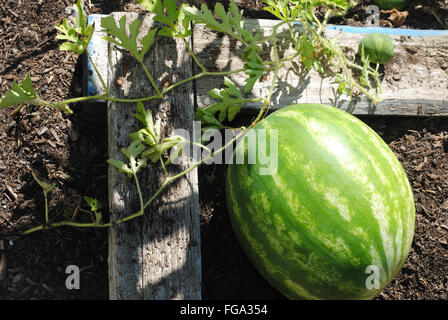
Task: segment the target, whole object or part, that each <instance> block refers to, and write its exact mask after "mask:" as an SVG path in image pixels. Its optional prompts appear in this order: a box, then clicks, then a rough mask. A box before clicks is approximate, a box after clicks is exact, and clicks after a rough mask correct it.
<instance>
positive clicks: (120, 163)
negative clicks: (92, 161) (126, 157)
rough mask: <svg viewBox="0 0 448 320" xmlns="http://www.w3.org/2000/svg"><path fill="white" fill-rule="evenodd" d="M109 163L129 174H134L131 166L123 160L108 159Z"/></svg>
mask: <svg viewBox="0 0 448 320" xmlns="http://www.w3.org/2000/svg"><path fill="white" fill-rule="evenodd" d="M107 163H109V164H110V165H111V166H114V167H115V168H117V169H118V171H120V172H123V173H126V174H127V175H128V176H132V170H131V168H129V166H128V165H127V164H126V163H124V162H123V161H120V160H116V159H107Z"/></svg>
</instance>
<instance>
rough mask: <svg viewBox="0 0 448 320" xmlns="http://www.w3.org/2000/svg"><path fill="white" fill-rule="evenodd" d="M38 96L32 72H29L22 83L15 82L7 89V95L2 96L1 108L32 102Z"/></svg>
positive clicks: (0, 99) (0, 100)
mask: <svg viewBox="0 0 448 320" xmlns="http://www.w3.org/2000/svg"><path fill="white" fill-rule="evenodd" d="M36 98H37V94H36V91H35V90H34V88H33V83H32V81H31V78H30V74H29V73H27V74H26V76H25V79H23V82H22V83H21V84H17V83H16V82H13V83H12V85H11V88H10V89H9V90H8V91H6V93H5V96H3V97H2V98H0V108H5V107H9V106H16V105H19V104H22V103H32V102H33V100H35V99H36Z"/></svg>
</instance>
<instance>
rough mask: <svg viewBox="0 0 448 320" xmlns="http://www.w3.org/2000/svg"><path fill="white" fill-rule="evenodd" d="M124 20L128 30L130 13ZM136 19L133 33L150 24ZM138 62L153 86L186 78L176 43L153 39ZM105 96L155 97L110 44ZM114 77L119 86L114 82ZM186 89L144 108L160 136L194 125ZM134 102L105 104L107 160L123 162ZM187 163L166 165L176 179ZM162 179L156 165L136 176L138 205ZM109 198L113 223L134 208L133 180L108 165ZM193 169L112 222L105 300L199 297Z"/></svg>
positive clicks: (185, 62) (187, 69)
mask: <svg viewBox="0 0 448 320" xmlns="http://www.w3.org/2000/svg"><path fill="white" fill-rule="evenodd" d="M123 15H126V17H127V23H128V25H129V23H130V21H132V19H135V18H137V17H138V15H137V14H134V13H113V14H112V16H114V18H115V19H116V21H118V20H119V19H120V18H121V17H122V16H123ZM139 17H140V18H141V19H143V23H142V26H141V28H140V33H143V32H145V31H147V30H149V28H151V27H152V26H153V25H154V22H153V21H152V19H151V16H149V15H146V16H139ZM145 63H146V66H147V67H148V69H149V71H150V73H151V74H152V75H153V78H154V80H155V82H156V84H157V85H158V87H159V88H162V87H163V85H164V84H166V83H167V82H170V83H175V82H176V81H178V80H179V79H184V78H187V77H190V76H191V75H192V62H191V59H190V57H189V55H188V53H187V52H186V49H185V46H184V44H183V43H182V41H180V40H174V39H171V38H161V37H159V38H158V40H157V41H156V43H155V45H154V47H153V48H152V49H151V50H150V52H149V53H148V54H147V55H146V57H145ZM108 75H109V78H108V82H109V85H110V88H111V94H112V95H113V96H114V97H120V98H139V97H145V96H149V95H153V94H155V91H154V90H153V88H152V87H151V85H150V83H149V81H148V79H147V78H146V76H145V74H144V72H143V70H142V68H141V66H139V65H138V64H137V62H135V60H133V58H132V57H130V56H128V55H126V53H123V52H122V51H120V50H117V48H116V47H115V46H114V45H109V72H108ZM118 79H120V80H119V81H118V82H117V80H118ZM193 98H194V94H193V84H192V83H189V84H186V85H184V86H181V87H179V88H178V89H175V90H173V91H172V92H170V93H169V94H168V95H166V96H165V97H164V98H163V100H161V101H160V100H158V101H155V102H151V103H145V104H144V105H145V107H146V108H151V110H152V112H153V116H154V117H155V118H156V119H157V118H159V119H161V120H162V128H163V132H162V135H163V136H164V137H166V136H168V135H170V134H171V132H172V130H173V129H175V128H176V129H177V128H183V129H186V130H188V131H189V132H190V133H191V132H192V125H193V120H194V100H193ZM135 112H136V104H129V103H115V102H111V103H109V104H108V122H109V157H111V158H115V159H121V160H124V156H123V155H122V154H121V152H120V149H121V148H122V147H125V146H127V145H128V144H129V138H128V134H129V133H131V132H134V131H135V130H136V129H137V126H138V123H137V121H136V119H135V118H134V117H133V113H135ZM191 164H192V159H191V158H184V159H183V161H182V163H181V164H179V165H172V166H170V167H169V168H170V169H169V174H170V175H173V174H177V173H179V172H181V171H183V170H185V169H186V168H188V167H190V165H191ZM165 178H166V177H165V176H164V175H163V170H162V169H161V167H160V165H159V164H154V165H150V166H149V168H148V169H144V170H143V172H142V174H141V175H140V179H139V180H140V183H141V186H142V191H143V193H144V195H145V201H146V200H147V199H149V197H150V196H151V195H152V194H154V192H155V191H156V190H157V189H158V188H159V187H160V185H161V184H162V183H163V181H164V179H165ZM109 199H110V211H111V215H112V219H113V220H117V219H120V218H123V217H125V216H128V215H130V214H132V213H135V212H137V211H138V210H139V201H138V195H137V191H136V188H135V186H134V181H133V180H131V179H129V178H128V177H127V176H126V175H125V174H122V173H119V172H117V170H116V169H115V168H113V167H110V168H109ZM198 203H199V200H198V178H197V171H196V170H193V171H191V172H190V173H189V174H188V175H187V176H185V177H183V178H181V179H179V180H177V181H176V182H175V183H173V184H172V185H170V186H169V187H168V188H167V189H166V190H165V191H164V192H163V194H162V195H161V196H159V197H158V199H157V201H155V202H154V203H153V204H152V205H151V206H150V207H148V208H147V209H146V210H145V215H144V216H142V217H139V218H137V219H135V220H132V221H129V222H126V223H123V224H119V225H116V226H115V227H113V228H111V230H110V234H109V279H110V298H111V299H151V300H152V299H156V300H159V299H163V300H165V299H200V298H201V263H200V261H201V260H200V230H199V204H198Z"/></svg>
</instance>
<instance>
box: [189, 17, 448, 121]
mask: <svg viewBox="0 0 448 320" xmlns="http://www.w3.org/2000/svg"><path fill="white" fill-rule="evenodd" d="M276 23H278V21H274V20H263V19H260V20H247V22H246V25H245V27H246V28H248V29H250V30H261V31H260V32H263V34H265V35H269V34H272V27H273V25H275V24H276ZM327 36H328V37H329V38H339V41H340V43H341V45H342V46H343V47H345V48H346V50H349V51H352V52H355V53H356V52H357V47H358V43H359V41H360V40H361V39H362V37H363V36H364V35H362V34H353V33H344V32H338V31H336V30H328V31H327ZM390 37H391V39H392V40H393V42H394V45H395V54H394V57H393V59H392V60H391V61H390V62H389V63H387V64H386V65H385V69H384V75H385V76H384V78H383V80H382V86H383V89H384V92H383V94H382V95H381V97H382V99H383V101H382V102H380V103H379V104H378V105H377V106H373V105H372V104H371V103H370V102H369V101H368V100H367V99H365V98H361V99H358V100H357V101H352V102H351V101H350V98H349V97H347V96H344V95H341V96H336V95H335V94H334V92H335V88H336V86H335V85H334V84H331V79H329V78H321V76H320V75H319V74H318V73H316V72H314V71H311V72H306V71H304V70H302V69H300V68H298V65H297V64H295V65H294V64H292V63H288V64H287V67H286V68H285V69H284V70H282V71H281V72H280V73H279V80H278V82H277V86H276V88H275V91H274V95H273V100H272V109H274V110H275V109H278V108H281V107H283V106H287V105H291V104H295V103H324V104H330V105H334V106H336V107H338V108H341V109H343V110H346V111H349V112H351V113H352V114H359V115H361V114H375V115H412V116H416V115H418V116H447V115H448V85H447V84H448V72H446V70H443V69H442V68H441V66H442V64H443V62H447V61H448V41H447V36H446V35H445V36H425V37H404V36H394V35H391V36H390ZM193 42H194V51H195V53H196V54H197V55H198V58H199V60H200V61H203V62H204V63H205V65H206V67H207V68H208V69H209V70H210V71H222V70H237V69H240V68H242V67H243V61H242V60H241V59H240V58H239V57H240V56H241V51H242V49H243V46H241V44H240V43H238V42H236V41H234V40H233V39H229V37H228V36H223V35H222V34H218V33H215V32H213V31H210V30H207V29H205V28H204V26H202V25H198V26H195V31H194V41H193ZM280 52H281V53H282V54H283V55H284V56H288V55H289V54H291V53H292V49H291V48H290V47H287V48H282V49H281V50H280ZM264 54H266V55H270V56H271V58H272V59H273V52H272V50H271V51H270V52H269V51H266V50H265V53H264ZM196 72H197V70H196ZM230 78H231V79H232V80H233V81H234V82H235V83H236V84H238V85H240V86H241V87H243V86H244V80H245V78H246V76H245V75H244V74H242V73H239V74H235V75H232V76H230ZM271 79H272V73H271V74H268V75H267V77H266V78H265V80H264V81H261V82H258V83H257V84H256V85H255V86H254V89H253V90H252V94H250V95H249V97H263V96H265V95H267V92H268V90H269V86H270V84H271ZM221 84H222V78H221V77H215V78H200V79H197V80H196V88H197V103H198V106H199V107H204V106H207V105H209V104H210V103H213V100H212V99H211V98H210V97H209V96H208V95H207V92H208V91H209V90H210V89H213V88H215V87H219V86H220V85H221ZM259 106H260V105H259V104H258V103H252V104H246V106H245V107H244V108H243V109H242V111H243V112H245V111H248V112H256V111H257V110H258V109H259Z"/></svg>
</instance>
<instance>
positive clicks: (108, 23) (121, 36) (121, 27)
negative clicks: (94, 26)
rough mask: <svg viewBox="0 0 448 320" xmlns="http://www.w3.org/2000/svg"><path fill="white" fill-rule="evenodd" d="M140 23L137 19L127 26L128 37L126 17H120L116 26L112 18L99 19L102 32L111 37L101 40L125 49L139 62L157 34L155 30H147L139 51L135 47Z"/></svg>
mask: <svg viewBox="0 0 448 320" xmlns="http://www.w3.org/2000/svg"><path fill="white" fill-rule="evenodd" d="M141 23H142V22H141V20H139V19H135V20H134V21H132V22H131V23H130V25H129V36H128V33H127V31H126V16H122V17H121V18H120V20H119V21H118V26H117V24H116V22H115V19H114V17H112V16H108V17H104V18H101V27H102V28H103V31H104V32H106V33H107V34H109V35H110V36H111V37H110V36H106V37H103V39H104V40H106V41H109V42H111V43H113V44H115V45H117V46H119V47H122V48H123V49H126V50H127V51H129V52H130V53H131V54H132V55H133V56H134V57H135V58H136V59H137V60H139V61H141V60H143V57H144V55H145V54H146V53H147V52H148V50H149V48H150V47H151V46H152V44H153V43H154V37H155V35H156V33H157V28H155V29H151V30H149V31H148V33H147V34H146V35H145V36H144V37H143V38H142V49H141V50H139V49H138V46H137V37H138V34H139V30H140V25H141Z"/></svg>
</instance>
